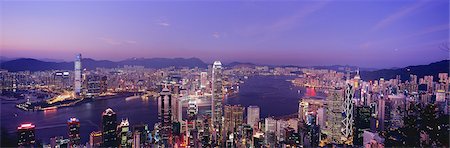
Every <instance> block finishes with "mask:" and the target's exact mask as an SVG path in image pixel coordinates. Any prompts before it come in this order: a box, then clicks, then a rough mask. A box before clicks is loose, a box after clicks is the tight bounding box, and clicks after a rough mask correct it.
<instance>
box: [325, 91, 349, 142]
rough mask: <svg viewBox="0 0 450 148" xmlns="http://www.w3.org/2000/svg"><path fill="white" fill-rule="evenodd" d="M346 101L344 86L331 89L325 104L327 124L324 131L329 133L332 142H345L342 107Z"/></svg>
mask: <svg viewBox="0 0 450 148" xmlns="http://www.w3.org/2000/svg"><path fill="white" fill-rule="evenodd" d="M343 102H344V90H343V89H342V88H335V89H330V90H329V93H328V94H327V98H326V101H325V104H324V107H325V112H326V120H325V126H324V127H321V128H323V129H322V132H323V133H324V134H326V135H327V137H328V138H329V140H330V141H331V143H334V144H343V141H342V137H343V134H342V131H341V130H342V128H343V124H342V120H343V119H344V117H343V115H342V111H343V110H342V107H343Z"/></svg>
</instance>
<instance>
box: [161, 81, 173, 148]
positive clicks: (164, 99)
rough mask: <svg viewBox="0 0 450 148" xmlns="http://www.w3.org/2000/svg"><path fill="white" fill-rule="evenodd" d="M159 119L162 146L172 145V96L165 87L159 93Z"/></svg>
mask: <svg viewBox="0 0 450 148" xmlns="http://www.w3.org/2000/svg"><path fill="white" fill-rule="evenodd" d="M159 95H160V97H159V101H158V102H159V105H160V106H159V109H160V111H159V114H160V115H159V119H160V122H161V128H160V129H161V131H160V134H161V140H162V143H161V144H162V145H164V146H166V147H168V146H171V144H172V139H171V137H172V94H171V93H170V90H169V89H168V88H167V86H164V88H163V89H162V91H161V92H160V93H159Z"/></svg>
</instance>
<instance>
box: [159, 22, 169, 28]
mask: <svg viewBox="0 0 450 148" xmlns="http://www.w3.org/2000/svg"><path fill="white" fill-rule="evenodd" d="M158 25H159V26H163V27H169V26H170V24H169V23H167V22H161V23H158Z"/></svg>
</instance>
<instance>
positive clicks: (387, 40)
mask: <svg viewBox="0 0 450 148" xmlns="http://www.w3.org/2000/svg"><path fill="white" fill-rule="evenodd" d="M442 31H447V32H448V31H450V24H441V25H435V26H431V27H427V28H425V29H422V30H420V31H416V32H412V33H409V34H406V35H403V36H396V37H393V38H383V39H380V40H375V41H367V42H364V43H362V44H361V45H360V48H362V49H369V48H371V47H373V46H374V45H384V44H388V43H395V42H399V41H402V40H408V39H412V38H416V37H421V36H424V35H429V34H433V33H439V32H442Z"/></svg>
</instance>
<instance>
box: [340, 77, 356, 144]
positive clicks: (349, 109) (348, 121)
mask: <svg viewBox="0 0 450 148" xmlns="http://www.w3.org/2000/svg"><path fill="white" fill-rule="evenodd" d="M353 95H354V90H353V87H352V85H351V84H347V87H346V89H345V98H344V104H343V106H342V108H343V110H342V115H343V118H344V119H343V120H342V124H343V127H342V129H341V131H342V135H343V138H342V140H344V143H345V144H347V145H353V121H354V117H353Z"/></svg>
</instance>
